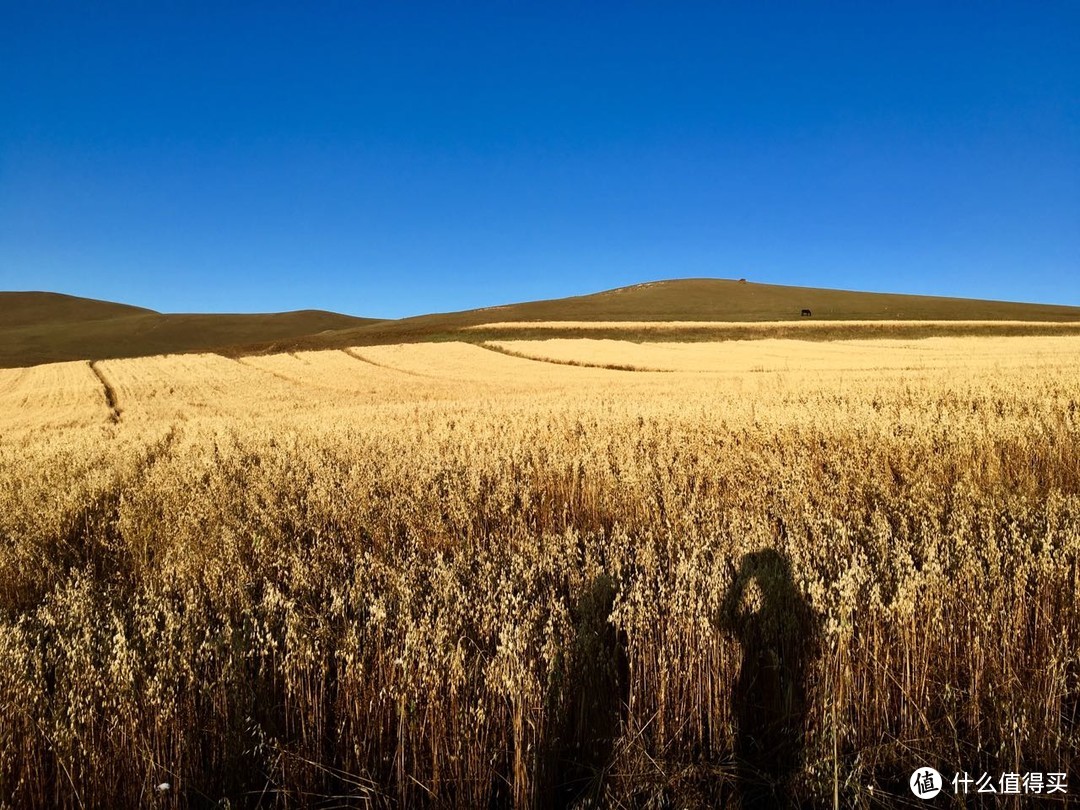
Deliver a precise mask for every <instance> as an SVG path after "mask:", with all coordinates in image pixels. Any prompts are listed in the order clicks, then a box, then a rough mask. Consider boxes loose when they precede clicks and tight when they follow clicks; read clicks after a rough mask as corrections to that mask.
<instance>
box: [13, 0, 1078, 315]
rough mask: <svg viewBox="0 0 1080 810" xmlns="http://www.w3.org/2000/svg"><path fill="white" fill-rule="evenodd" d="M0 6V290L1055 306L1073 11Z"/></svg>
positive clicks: (315, 300) (1066, 256)
mask: <svg viewBox="0 0 1080 810" xmlns="http://www.w3.org/2000/svg"><path fill="white" fill-rule="evenodd" d="M675 6H676V4H671V3H655V4H643V3H629V4H623V3H617V4H616V3H611V4H601V3H569V2H566V3H562V2H544V3H536V4H534V5H526V4H509V3H498V4H496V3H491V4H481V3H461V4H458V3H440V4H434V3H432V4H424V5H421V4H414V3H393V4H391V3H387V4H365V3H340V4H333V3H294V4H276V3H252V4H250V5H248V4H218V3H209V2H205V3H192V4H187V3H173V2H161V3H131V4H129V5H111V6H108V7H106V6H105V5H103V4H97V3H94V4H87V3H79V4H74V3H73V4H67V5H65V4H56V3H50V2H47V0H42V2H40V3H38V2H33V3H30V2H27V3H3V4H2V5H0V289H47V290H55V291H61V292H67V293H72V294H76V295H86V296H91V297H95V298H106V299H112V300H118V301H124V302H128V303H134V304H139V305H143V306H149V307H153V308H155V309H160V310H164V311H263V310H281V309H299V308H309V307H317V308H325V309H334V310H338V311H344V312H350V313H352V314H358V315H375V316H384V317H396V316H403V315H409V314H419V313H423V312H430V311H445V310H455V309H463V308H469V307H475V306H487V305H491V304H499V303H507V302H511V301H517V300H528V299H534V298H549V297H558V296H563V295H572V294H579V293H586V292H592V291H596V290H601V289H606V288H610V287H615V286H621V285H625V284H632V283H636V282H641V281H648V280H655V279H661V278H678V277H687V276H693V277H699V276H716V277H726V278H738V277H746V278H749V279H751V280H755V281H762V282H770V283H778V284H799V285H807V286H822V287H839V288H850V289H864V290H880V291H895V292H910V293H920V294H940V295H961V296H971V297H983V298H999V299H1012V300H1025V301H1047V302H1057V303H1065V304H1076V305H1080V47H1078V45H1077V43H1080V5H1078V4H1077V3H1075V2H1065V0H1048V1H1047V2H1035V3H1032V2H1016V3H1008V4H1006V3H995V2H986V3H977V4H972V3H959V2H958V3H948V2H925V3H917V2H903V3H867V2H852V3H839V2H830V3H818V4H811V3H794V2H793V3H771V2H747V3H742V4H734V3H719V4H685V5H678V7H677V8H676V7H675Z"/></svg>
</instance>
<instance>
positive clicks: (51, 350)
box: [0, 279, 1080, 367]
mask: <svg viewBox="0 0 1080 810" xmlns="http://www.w3.org/2000/svg"><path fill="white" fill-rule="evenodd" d="M804 309H809V310H810V311H811V312H812V313H813V314H812V320H813V321H815V322H819V321H830V322H839V323H836V324H835V325H831V326H828V327H825V328H821V329H815V330H813V333H812V334H811V333H807V331H806V330H804V329H799V327H800V326H802V325H804V324H805V323H806V320H807V319H805V318H803V317H802V316H801V314H800V313H801V312H802V310H804ZM550 321H586V322H597V321H603V322H607V321H640V322H656V321H696V322H699V323H698V324H695V325H694V326H686V327H685V328H683V327H680V328H678V329H670V330H665V331H664V332H663V333H662V334H658V333H656V332H649V331H646V330H642V331H641V333H640V334H637V333H635V332H633V331H632V330H631V331H627V330H626V329H614V328H613V329H610V330H606V331H605V330H595V329H593V330H589V332H588V334H587V336H588V337H595V338H603V337H608V338H614V339H621V340H628V339H629V340H645V339H648V340H722V339H734V338H741V339H746V338H752V337H800V338H806V339H817V340H829V339H835V338H852V337H860V336H873V337H891V336H896V337H923V336H931V335H933V336H939V335H940V336H944V335H954V334H956V335H959V334H987V333H992V334H1001V335H1004V334H1027V333H1028V332H1029V331H1031V329H1029V328H1028V327H1025V326H1024V323H1038V322H1049V321H1068V322H1072V323H1075V324H1076V326H1075V330H1076V331H1078V332H1080V307H1066V306H1056V305H1045V304H1020V303H1010V302H1004V301H979V300H971V299H964V298H934V297H928V296H916V295H893V294H883V293H861V292H848V291H844V290H822V289H814V288H810V287H784V286H779V285H775V284H755V283H752V282H741V281H731V280H724V279H681V280H676V281H658V282H653V283H649V284H638V285H635V286H632V287H623V288H620V289H617V290H609V291H607V292H600V293H595V294H593V295H581V296H574V297H571V298H559V299H553V300H549V301H531V302H527V303H520V304H509V305H506V306H499V307H487V308H484V309H474V310H467V311H464V312H451V313H439V314H433V315H422V316H419V317H414V318H403V319H401V320H375V319H369V318H353V317H350V316H346V315H337V314H334V313H330V312H321V311H310V310H309V311H301V312H285V313H276V314H270V315H163V314H161V313H157V312H153V311H151V310H145V309H139V308H137V307H128V306H124V305H121V304H110V303H107V302H104V301H91V300H88V299H84V298H73V297H71V296H65V295H55V294H51V293H0V367H4V366H8V367H10V366H22V365H33V364H36V363H48V362H54V361H59V360H77V359H106V358H118V357H136V356H144V355H154V354H164V353H175V352H185V351H218V352H221V353H223V354H231V355H240V354H248V353H258V352H271V351H293V350H297V349H320V348H341V347H345V346H362V345H375V344H385V343H409V342H415V341H428V340H451V339H452V340H470V341H480V340H499V339H528V338H540V337H575V336H582V333H581V331H580V330H574V329H572V328H564V329H554V330H553V329H551V328H543V329H540V328H539V327H538V328H537V329H536V330H535V331H531V330H529V329H521V328H518V329H514V330H507V329H505V328H502V327H499V326H492V327H490V328H484V325H485V324H500V323H507V322H550ZM778 321H779V322H781V323H780V324H777V323H776V322H778ZM856 321H876V322H878V323H876V324H874V325H873V326H872V327H868V326H867V325H866V324H858V323H855V322H856ZM911 321H938V322H956V323H955V325H950V324H948V323H945V324H942V323H937V324H932V325H931V324H912V323H910V322H911ZM960 321H998V322H1002V323H1001V324H1000V325H994V326H988V325H985V324H984V325H978V326H973V325H971V324H962V323H959V322H960ZM700 322H716V323H717V326H716V327H708V326H707V325H706V326H704V327H703V326H702V325H701V324H700ZM731 322H742V323H747V322H750V323H753V322H760V323H762V324H763V325H762V327H761V328H760V330H756V331H754V332H752V333H748V332H747V331H746V329H745V328H743V329H731V328H729V327H725V326H724V325H723V324H725V323H731ZM783 322H790V323H791V325H790V326H785V325H784V324H783ZM1005 322H1009V323H1005ZM1018 322H1019V323H1018ZM478 327H479V328H478ZM1032 328H1033V327H1032ZM463 330H467V331H463Z"/></svg>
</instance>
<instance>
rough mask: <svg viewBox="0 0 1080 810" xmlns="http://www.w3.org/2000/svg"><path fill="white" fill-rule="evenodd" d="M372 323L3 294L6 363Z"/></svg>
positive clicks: (160, 350)
mask: <svg viewBox="0 0 1080 810" xmlns="http://www.w3.org/2000/svg"><path fill="white" fill-rule="evenodd" d="M373 322H374V321H372V320H371V319H366V318H353V317H349V316H347V315H338V314H336V313H333V312H322V311H318V310H302V311H298V312H279V313H273V314H267V315H261V314H260V315H164V314H161V313H159V312H154V311H153V310H149V309H141V308H139V307H131V306H125V305H123V304H113V303H109V302H106V301H95V300H92V299H88V298H76V297H73V296H69V295H58V294H55V293H43V292H25V293H24V292H7V293H0V367H12V366H28V365H35V364H38V363H50V362H57V361H62V360H97V359H107V358H115V357H142V356H147V355H155V354H172V353H178V352H189V351H207V350H216V349H219V348H222V347H226V346H240V345H250V344H255V343H264V342H267V341H276V340H295V339H297V338H299V337H302V336H305V335H314V334H317V333H319V332H322V331H325V330H341V329H343V328H347V327H354V326H358V325H361V324H365V323H373Z"/></svg>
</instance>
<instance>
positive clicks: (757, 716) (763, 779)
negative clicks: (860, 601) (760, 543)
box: [718, 549, 818, 809]
mask: <svg viewBox="0 0 1080 810" xmlns="http://www.w3.org/2000/svg"><path fill="white" fill-rule="evenodd" d="M718 619H719V621H718V624H719V625H720V628H721V629H722V630H724V631H726V632H730V633H732V634H734V635H735V636H737V638H738V639H739V644H740V646H741V647H742V668H741V669H740V670H739V679H738V682H737V684H736V686H735V691H734V693H733V694H732V714H733V715H734V717H735V722H736V737H735V756H736V760H737V766H738V782H739V792H740V794H741V797H742V807H743V808H747V809H749V808H759V807H760V808H765V807H768V808H783V807H792V806H795V805H796V801H795V797H794V795H793V793H792V784H791V782H792V777H793V776H794V775H795V774H796V773H797V772H798V770H799V768H800V767H801V765H802V760H803V748H804V737H805V719H806V673H807V670H808V669H809V664H810V661H811V659H812V657H813V655H814V651H815V648H816V645H817V636H818V623H817V620H816V617H815V615H814V612H813V611H812V610H811V608H810V605H809V603H808V602H807V600H806V598H805V597H804V596H803V595H802V594H801V593H800V592H799V589H798V588H797V587H796V586H795V583H794V581H793V579H792V577H791V568H790V565H789V564H788V561H787V558H786V557H785V556H784V555H783V554H781V553H780V552H778V551H775V550H773V549H764V550H761V551H755V552H752V553H749V554H746V555H744V556H743V558H742V560H741V561H740V563H739V568H738V571H737V572H736V574H735V579H734V582H733V583H732V585H731V588H730V590H729V591H728V593H727V596H726V597H725V599H724V602H723V605H722V606H721V609H720V615H719V617H718Z"/></svg>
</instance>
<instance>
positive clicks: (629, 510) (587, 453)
mask: <svg viewBox="0 0 1080 810" xmlns="http://www.w3.org/2000/svg"><path fill="white" fill-rule="evenodd" d="M967 340H970V339H967ZM1009 340H1011V341H1012V342H1006V343H1004V344H1001V345H997V346H995V347H994V350H993V351H994V352H995V353H1003V354H1001V357H1002V362H1000V363H997V364H994V363H990V362H986V363H974V364H971V365H968V364H965V363H964V362H962V360H958V359H956V358H961V357H963V356H964V355H963V352H960V351H953V353H952V354H948V352H947V351H946V352H945V353H946V354H947V355H948V356H950V357H952V358H954V359H953V360H952V361H950V362H948V363H924V364H922V367H920V368H918V370H916V371H912V370H910V369H912V368H913V367H915V366H916V365H917V364H916V361H915V360H914V359H913V357H915V353H914V349H911V348H910V347H909V348H904V347H899V346H892V347H889V346H882V347H878V351H879V352H880V355H879V362H878V368H877V369H876V370H875V368H873V367H872V366H870V365H865V367H863V366H861V367H860V369H859V371H858V373H854V372H852V371H851V370H850V369H847V370H838V369H837V368H836V367H835V366H830V365H829V363H830V362H831V361H828V360H820V359H818V360H815V359H814V358H815V357H819V355H813V354H812V352H815V351H818V352H820V351H821V349H820V346H819V344H804V345H802V346H800V345H798V344H794V345H791V346H788V347H787V348H786V349H785V350H786V351H788V352H789V354H788V356H787V359H786V360H785V365H784V369H786V370H777V369H776V367H775V366H773V367H768V362H766V361H765V360H763V361H761V362H762V364H764V365H763V371H764V373H759V372H751V371H749V370H746V371H740V370H738V369H734V370H732V369H728V370H726V371H723V370H713V371H707V372H702V373H690V372H686V371H675V372H672V373H665V374H649V373H631V372H626V371H622V372H620V371H608V370H603V369H597V368H579V367H572V366H565V365H554V364H550V363H538V362H535V361H531V360H527V359H522V358H518V357H510V356H506V355H504V354H497V353H495V352H491V351H488V350H485V349H483V348H480V347H476V346H466V345H464V344H440V345H430V346H426V345H417V346H404V347H365V348H363V349H358V350H356V351H357V354H359V355H361V356H362V359H361V358H359V357H355V356H351V355H349V354H346V353H344V352H325V353H301V354H298V355H295V356H292V355H282V356H277V357H270V358H256V359H252V360H251V361H246V362H238V361H235V360H229V359H225V358H221V357H217V356H214V355H204V356H184V357H165V358H149V359H141V360H130V361H107V362H102V363H100V364H97V366H98V370H99V373H100V374H101V375H103V376H104V378H105V379H107V380H109V381H110V385H111V387H112V389H113V393H112V396H113V398H114V399H115V404H116V406H117V408H118V416H117V418H116V419H115V420H113V419H111V418H110V417H111V414H110V410H109V408H108V406H107V404H106V402H105V397H104V395H103V393H102V392H101V391H100V390H99V388H95V387H94V384H95V377H94V373H93V371H92V370H91V369H89V368H87V366H86V364H83V365H82V367H81V370H76V369H75V368H74V364H72V365H71V366H64V367H63V370H62V372H60V371H57V370H56V369H58V368H60V367H55V368H54V367H49V366H45V367H42V368H41V369H34V370H32V371H33V375H28V374H27V372H24V371H21V370H12V371H5V372H0V403H2V405H3V411H2V414H3V415H2V417H0V418H2V419H3V423H2V425H0V430H2V431H3V433H2V438H0V803H3V804H7V805H10V806H13V807H16V806H17V807H95V806H113V807H126V806H145V805H157V806H188V805H205V806H212V805H214V803H215V802H221V800H223V799H227V800H228V802H229V806H232V807H237V806H256V805H261V806H281V807H286V806H288V807H294V806H295V807H305V806H413V805H425V804H427V805H434V806H462V807H465V806H468V807H476V806H485V805H490V804H495V805H506V806H510V805H513V806H517V807H527V806H550V805H560V804H561V805H568V804H570V803H573V802H575V801H577V802H585V803H590V802H591V803H594V804H596V805H600V806H613V807H618V806H624V807H626V806H643V805H651V806H657V807H663V806H694V805H697V804H701V805H706V804H716V803H722V802H725V801H732V802H734V801H738V799H739V797H742V799H743V800H744V802H745V803H746V804H749V801H750V800H749V798H748V797H751V796H757V795H759V794H757V793H754V792H753V791H754V790H756V788H755V787H754V786H753V785H751V784H750V783H752V782H754V781H755V779H758V780H759V781H763V782H764V781H768V779H769V778H770V776H771V777H772V779H773V781H774V782H777V783H779V782H780V781H782V782H783V784H777V785H776V786H774V787H775V789H776V790H778V791H781V792H783V793H784V794H785V795H786V796H787V797H788V798H792V799H794V800H799V801H804V802H808V803H812V804H815V805H820V804H826V803H831V802H832V798H833V795H834V791H835V792H836V793H837V794H838V796H839V797H840V801H841V803H842V804H843V805H845V806H871V805H875V804H877V803H878V802H881V801H885V802H888V800H889V799H888V797H889V796H894V797H900V796H902V795H903V792H904V791H906V790H907V777H908V775H909V774H910V773H911V771H912V770H913V769H914V768H915V767H916V766H917V765H931V766H935V767H937V768H938V769H939V770H941V771H943V772H949V773H951V772H952V771H956V770H967V771H970V772H982V771H988V772H997V773H1001V772H1007V771H1018V772H1023V771H1025V770H1042V771H1050V770H1060V771H1065V772H1071V773H1075V772H1076V770H1077V767H1078V758H1077V755H1078V753H1080V727H1078V720H1080V657H1078V650H1080V615H1078V602H1077V598H1078V597H1077V593H1078V589H1080V579H1078V573H1077V554H1078V551H1080V415H1078V413H1077V411H1078V397H1077V394H1076V392H1077V391H1078V390H1080V361H1078V360H1075V359H1073V358H1075V357H1077V356H1078V355H1077V353H1075V352H1073V353H1072V354H1069V353H1068V352H1065V351H1057V352H1047V351H1042V353H1041V354H1039V355H1038V356H1036V354H1035V352H1036V348H1037V347H1040V346H1041V347H1042V348H1043V349H1045V345H1044V344H1039V343H1037V341H1039V340H1042V339H1041V338H1014V339H1009ZM1033 340H1034V341H1036V343H1032V341H1033ZM1054 340H1057V341H1064V342H1065V343H1066V344H1068V342H1069V341H1070V340H1075V339H1070V338H1054ZM1069 345H1071V344H1069ZM815 346H817V347H818V348H814V347H815ZM918 348H919V347H918V346H916V347H915V349H918ZM923 348H925V347H923ZM947 348H948V347H947V346H946V347H944V348H942V351H944V350H945V349H947ZM953 348H954V349H955V346H954V347H953ZM1059 348H1060V347H1059ZM600 350H602V351H607V349H603V347H600V348H599V349H598V347H597V346H596V345H594V344H592V343H590V342H582V343H581V344H580V345H579V347H578V355H577V356H578V357H579V358H584V359H585V360H589V358H590V357H594V354H595V352H596V351H600ZM649 351H652V349H649ZM658 351H659V350H658ZM675 351H676V354H675V355H671V357H670V358H669V360H668V361H665V360H664V358H663V356H662V352H661V353H660V354H657V355H655V357H654V358H653V359H657V358H659V360H658V362H660V363H661V365H662V364H663V363H664V362H668V364H669V365H670V366H671V367H672V368H676V369H678V368H683V367H685V365H684V364H685V362H686V359H685V358H686V355H685V354H684V353H683V354H679V353H678V350H677V348H676V350H675ZM716 351H722V348H719V347H718V348H717V349H716ZM1040 351H1041V350H1040ZM590 353H593V354H590ZM931 354H933V352H931ZM710 356H712V355H710ZM1023 357H1027V358H1029V362H1027V363H1024V362H1019V361H1017V359H1016V358H1023ZM594 359H595V358H594ZM365 361H369V362H365ZM769 362H771V361H769ZM651 364H652V363H650V365H651ZM995 366H996V367H995ZM791 368H796V369H800V370H799V371H791V370H790V369H791ZM49 369H53V370H52V371H49ZM808 369H809V370H808ZM830 369H831V370H830ZM42 374H43V375H46V376H47V378H48V380H49V381H50V385H51V386H52V389H50V391H43V389H42V387H41V380H42V379H45V378H43V377H39V376H37V375H42ZM49 375H52V376H49ZM27 386H30V387H27ZM73 403H82V404H81V408H82V410H81V411H78V408H76V407H75V405H73ZM79 414H81V415H79ZM755 610H756V611H757V612H756V613H754V611H755ZM738 616H742V617H743V619H742V621H743V624H742V625H741V627H742V628H743V629H741V630H740V625H739V620H738V619H737V617H738ZM747 616H757V617H759V618H758V619H756V620H755V621H757V624H756V625H755V626H754V628H755V629H753V632H750V631H747V630H746V629H745V628H746V626H747V625H746V621H747V620H746V617H747ZM755 638H756V639H757V640H756V641H755V640H754V639H755ZM770 639H772V641H770ZM777 639H779V641H776V640H777ZM755 644H756V645H758V647H760V649H757V651H756V653H755V655H759V657H760V655H765V654H766V653H768V652H769V650H772V653H771V654H773V655H774V656H775V655H777V654H779V655H781V656H782V657H787V658H788V659H790V660H796V659H797V660H799V661H801V662H802V663H801V664H800V666H799V668H798V669H797V671H796V670H793V669H791V668H790V667H791V664H790V663H789V664H786V665H785V666H788V667H789V668H788V669H787V670H785V672H787V674H788V676H791V675H792V673H797V677H795V678H794V681H795V682H794V683H792V682H791V680H792V679H791V677H788V681H787V682H786V683H782V684H781V687H782V691H783V695H781V697H780V698H775V696H773V698H775V699H776V700H777V701H778V702H779V703H780V704H782V705H783V706H784V707H785V711H786V714H785V718H786V724H787V726H788V728H786V729H782V730H781V731H783V732H785V733H788V734H789V736H790V739H787V740H786V742H785V745H787V746H788V747H787V748H786V749H785V751H786V754H785V756H786V758H787V760H788V762H787V763H786V769H784V768H781V767H779V766H777V767H772V768H770V767H769V761H768V758H767V756H766V755H764V754H761V752H757V753H758V754H761V756H758V758H757V760H756V762H757V764H758V765H759V766H762V767H759V768H758V770H757V771H752V770H748V769H747V767H746V762H747V760H748V759H749V760H754V757H755V754H754V751H753V750H752V748H747V745H748V744H747V743H746V742H745V737H746V732H747V723H748V720H747V719H746V718H747V716H748V715H747V714H746V713H745V710H746V706H745V705H742V704H741V703H740V699H739V698H740V693H741V692H742V691H743V690H746V689H748V688H750V687H748V686H747V681H746V671H747V667H748V666H752V665H754V664H753V662H754V661H755V660H758V659H755V658H753V656H752V655H751V654H750V653H749V652H748V650H750V649H751V648H752V647H753V646H754V645H755ZM748 662H749V663H748ZM774 669H775V667H774ZM743 696H744V697H745V695H743ZM767 699H768V698H767ZM744 702H745V701H744ZM750 745H751V746H752V743H751V744H750ZM751 764H753V762H752V763H751ZM162 782H168V783H170V789H169V790H168V791H164V792H162V791H157V790H156V789H155V786H156V785H158V784H160V783H162ZM1073 787H1075V786H1073ZM897 800H898V801H899V799H897ZM221 806H224V805H221Z"/></svg>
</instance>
